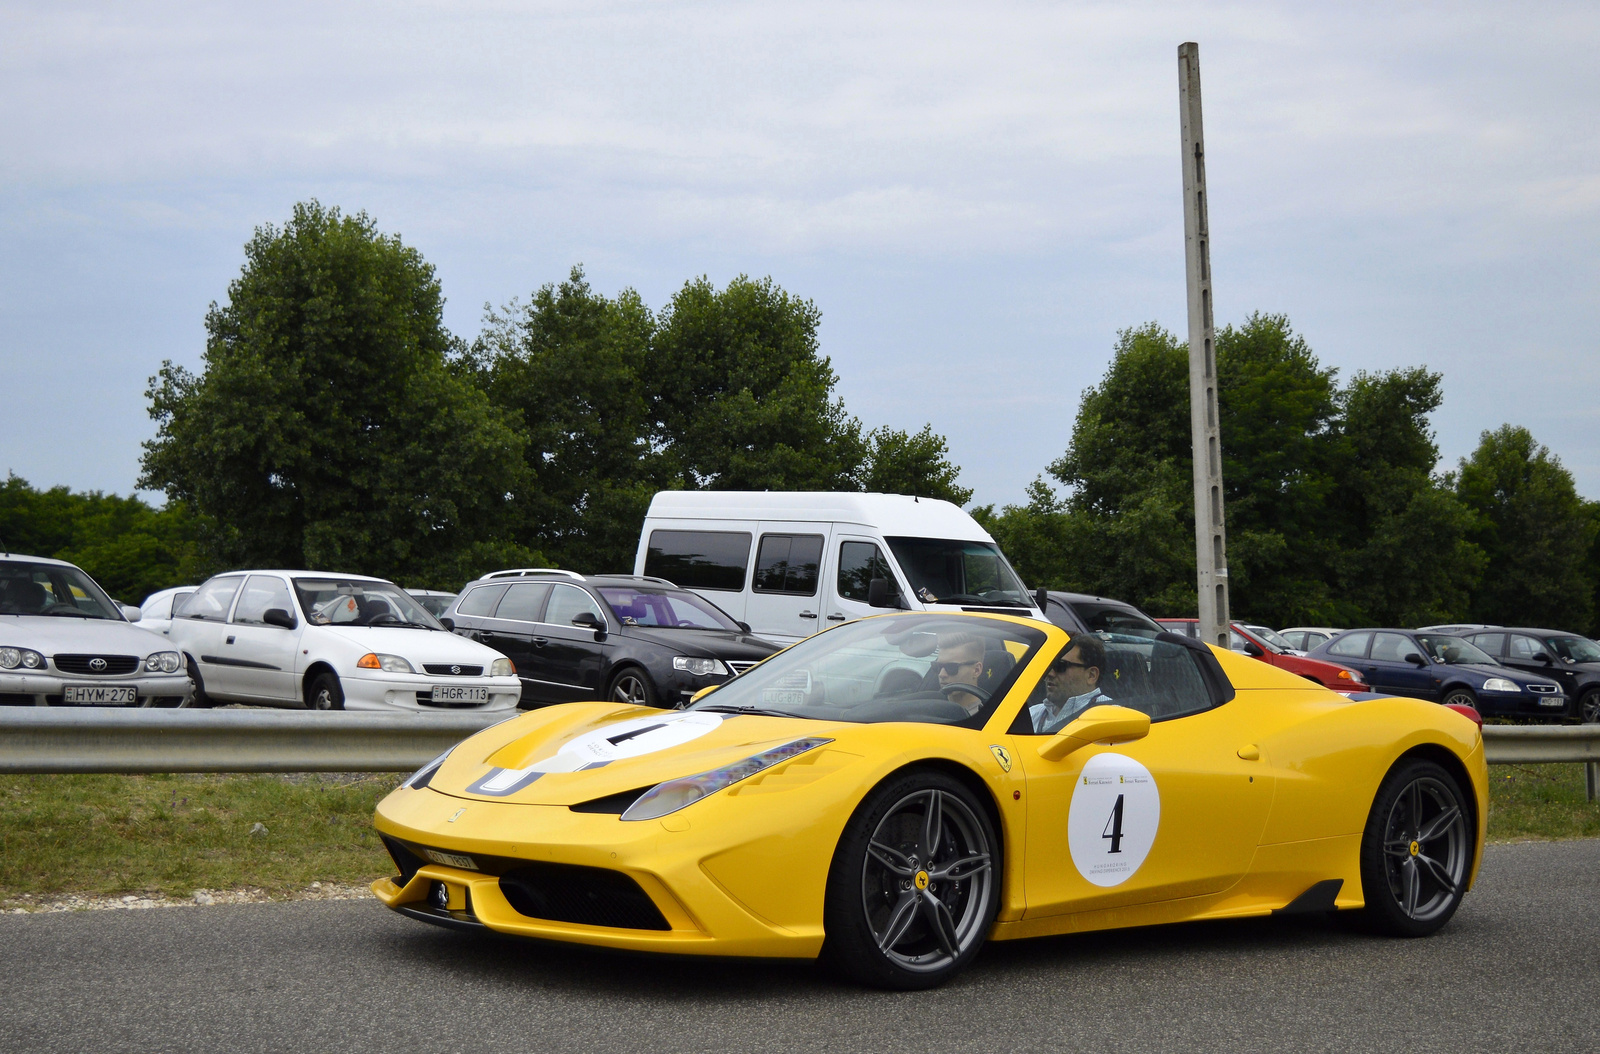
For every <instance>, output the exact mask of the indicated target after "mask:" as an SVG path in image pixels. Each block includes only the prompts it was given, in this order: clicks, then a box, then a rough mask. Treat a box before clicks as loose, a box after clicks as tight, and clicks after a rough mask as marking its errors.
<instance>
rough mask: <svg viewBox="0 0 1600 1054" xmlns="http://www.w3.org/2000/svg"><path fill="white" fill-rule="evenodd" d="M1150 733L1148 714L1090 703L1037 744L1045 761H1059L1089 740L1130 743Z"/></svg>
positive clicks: (1090, 741) (1124, 707)
mask: <svg viewBox="0 0 1600 1054" xmlns="http://www.w3.org/2000/svg"><path fill="white" fill-rule="evenodd" d="M1149 734H1150V715H1149V714H1146V713H1141V712H1140V711H1138V710H1130V709H1129V708H1127V707H1126V706H1112V705H1107V704H1102V705H1100V706H1091V707H1089V709H1087V710H1085V711H1084V712H1083V713H1081V714H1079V715H1078V717H1077V719H1076V720H1074V721H1073V722H1072V723H1071V724H1069V725H1068V726H1067V727H1066V728H1063V729H1062V730H1061V731H1059V732H1057V733H1056V734H1055V735H1053V736H1051V737H1050V738H1049V739H1047V740H1045V741H1044V744H1043V745H1042V746H1040V747H1039V756H1040V757H1042V758H1044V759H1045V760H1046V761H1060V760H1061V759H1062V758H1064V757H1066V756H1067V755H1068V754H1071V753H1072V752H1073V751H1075V750H1078V749H1080V748H1082V747H1086V746H1088V745H1089V744H1090V743H1129V742H1132V741H1133V740H1135V739H1143V738H1144V737H1145V736H1147V735H1149Z"/></svg>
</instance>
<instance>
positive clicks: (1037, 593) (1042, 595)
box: [1033, 586, 1050, 614]
mask: <svg viewBox="0 0 1600 1054" xmlns="http://www.w3.org/2000/svg"><path fill="white" fill-rule="evenodd" d="M1049 603H1050V590H1048V589H1046V588H1045V587H1044V586H1040V587H1039V588H1038V589H1035V590H1034V591H1033V606H1034V607H1036V608H1038V609H1039V611H1040V613H1041V614H1042V613H1043V612H1044V611H1045V610H1046V609H1047V605H1048V604H1049Z"/></svg>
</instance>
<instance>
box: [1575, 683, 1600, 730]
mask: <svg viewBox="0 0 1600 1054" xmlns="http://www.w3.org/2000/svg"><path fill="white" fill-rule="evenodd" d="M1578 720H1579V721H1582V722H1583V723H1584V724H1586V725H1593V724H1600V688H1591V689H1589V690H1588V691H1587V692H1584V693H1583V695H1581V696H1579V697H1578Z"/></svg>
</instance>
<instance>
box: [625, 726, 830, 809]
mask: <svg viewBox="0 0 1600 1054" xmlns="http://www.w3.org/2000/svg"><path fill="white" fill-rule="evenodd" d="M832 742H833V740H831V739H818V738H816V737H810V738H807V739H797V740H795V741H794V742H793V743H785V744H784V745H783V746H781V747H773V748H772V749H771V750H763V751H762V752H761V753H759V754H755V755H752V756H751V757H748V758H745V759H744V760H743V761H736V762H734V763H733V764H732V765H724V766H723V767H722V768H720V769H712V770H711V771H710V772H702V773H700V774H699V775H698V776H685V777H683V778H682V779H677V780H668V781H667V782H665V783H658V784H656V785H655V786H654V787H651V788H650V789H649V790H647V791H645V792H644V793H643V794H641V795H640V796H639V798H638V800H636V801H635V802H634V803H633V804H632V805H630V806H628V808H627V810H626V811H625V812H623V814H622V818H623V819H624V820H654V819H657V818H658V817H661V816H665V815H667V814H668V813H672V812H677V811H678V810H679V809H682V808H685V807H687V806H690V805H693V804H694V803H695V802H697V801H699V800H700V799H701V798H705V797H709V796H710V795H712V794H715V793H717V791H719V790H722V789H724V788H726V787H731V786H733V785H734V784H735V783H738V782H739V781H740V780H742V779H748V778H749V777H751V776H754V775H755V774H756V773H758V772H760V771H762V770H763V769H770V768H771V767H772V766H774V765H779V764H782V763H783V762H785V761H788V760H789V759H790V758H793V757H798V756H799V755H801V754H804V753H805V752H806V751H808V750H811V749H813V748H815V747H820V746H822V745H823V744H824V743H832Z"/></svg>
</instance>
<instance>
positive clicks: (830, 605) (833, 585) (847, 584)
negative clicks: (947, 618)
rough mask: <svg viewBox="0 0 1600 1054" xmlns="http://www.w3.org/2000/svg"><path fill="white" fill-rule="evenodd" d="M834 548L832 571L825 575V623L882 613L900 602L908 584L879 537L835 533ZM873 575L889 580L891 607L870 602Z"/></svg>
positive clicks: (836, 622) (829, 624) (826, 624)
mask: <svg viewBox="0 0 1600 1054" xmlns="http://www.w3.org/2000/svg"><path fill="white" fill-rule="evenodd" d="M833 552H834V557H835V558H834V560H833V567H834V571H833V574H831V575H827V576H824V581H825V582H826V583H827V586H826V589H825V592H824V597H823V601H824V602H823V608H824V611H825V614H824V617H823V622H824V625H825V626H837V625H838V624H839V623H841V622H847V621H850V620H852V619H858V618H864V617H866V616H867V615H881V614H883V613H884V612H885V611H887V610H893V609H894V608H897V607H900V606H901V597H902V596H904V593H903V592H902V590H904V589H905V584H904V583H903V582H901V581H900V578H899V576H898V574H897V573H896V571H895V568H894V565H893V564H892V563H890V561H889V560H888V559H887V558H886V557H885V556H884V553H883V550H882V549H880V548H879V547H878V543H877V542H876V541H874V540H873V539H871V538H867V537H865V536H862V535H851V534H837V533H836V534H835V535H834V536H833ZM874 578H881V579H883V580H884V581H886V582H888V583H889V593H888V597H887V599H888V601H889V604H890V607H888V608H875V607H873V606H872V605H870V604H868V603H867V591H868V589H870V588H871V586H872V580H873V579H874Z"/></svg>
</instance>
